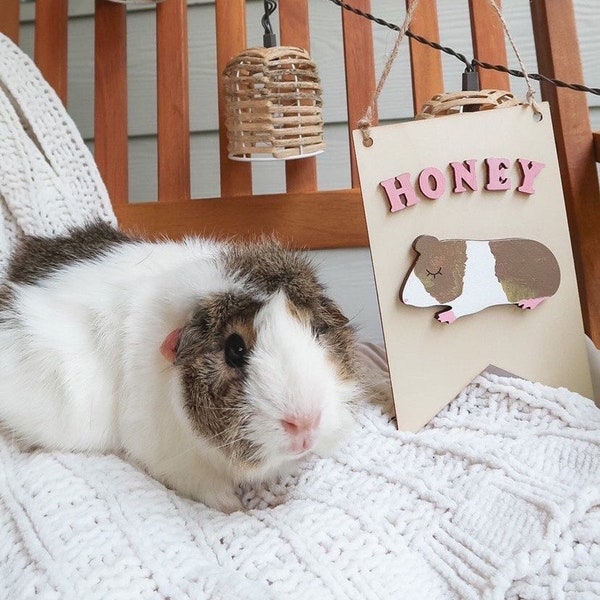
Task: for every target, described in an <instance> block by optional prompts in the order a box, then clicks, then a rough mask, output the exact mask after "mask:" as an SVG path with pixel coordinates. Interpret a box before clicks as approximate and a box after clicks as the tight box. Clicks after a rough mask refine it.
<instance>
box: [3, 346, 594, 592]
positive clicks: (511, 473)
mask: <svg viewBox="0 0 600 600" xmlns="http://www.w3.org/2000/svg"><path fill="white" fill-rule="evenodd" d="M368 352H369V353H370V354H371V355H374V353H373V350H372V349H368ZM379 356H380V355H379ZM375 357H376V358H377V355H375ZM378 360H379V361H380V362H381V360H382V359H381V358H380V357H379V359H378ZM382 377H383V374H382ZM0 462H1V468H0V597H1V598H11V599H13V598H19V599H21V598H22V599H26V598H33V597H34V596H35V597H36V598H61V599H73V600H82V599H92V598H110V599H112V598H124V599H128V600H129V599H134V598H140V599H144V600H150V599H154V598H156V599H158V598H171V599H177V600H184V599H187V598H189V599H194V600H199V599H205V598H206V599H208V598H210V599H215V600H216V599H223V600H234V599H239V598H244V599H254V598H256V599H261V600H262V599H265V598H277V599H279V598H281V599H292V598H298V599H299V600H300V599H302V600H307V599H308V600H311V599H314V600H326V599H330V598H331V599H333V598H339V599H354V598H356V599H357V600H359V599H360V600H366V599H375V598H381V599H390V598H391V599H393V598H397V599H402V600H410V599H416V600H436V599H440V600H441V599H445V600H448V599H456V600H469V599H473V600H475V599H482V598H497V599H501V598H509V599H514V600H516V599H523V600H524V599H531V600H534V599H535V600H540V599H544V598H552V599H562V598H572V599H581V600H584V599H586V600H587V599H591V598H598V597H600V411H598V409H596V408H595V406H594V405H593V404H592V402H591V401H590V400H587V399H585V398H582V397H581V396H578V395H576V394H573V393H571V392H568V391H567V390H564V389H558V390H557V389H551V388H548V387H544V386H542V385H538V384H532V383H529V382H527V381H522V380H518V379H507V378H502V377H498V376H495V375H490V374H486V375H483V376H480V377H478V378H477V379H476V380H475V381H474V382H473V383H472V384H471V385H469V386H468V387H467V388H466V389H465V390H464V391H463V392H462V393H461V394H460V395H459V397H458V398H456V399H455V400H454V402H452V403H451V404H450V405H449V406H448V407H447V408H446V409H445V410H443V411H442V412H441V413H440V414H439V415H438V416H437V417H435V418H434V420H433V421H432V422H431V423H430V424H429V425H428V426H427V427H426V428H425V429H424V430H423V431H421V432H420V433H418V434H409V433H400V432H398V431H397V430H396V427H395V425H394V424H393V422H392V421H391V419H390V412H389V408H388V407H387V406H380V405H376V404H372V403H369V402H366V403H365V405H364V406H363V407H362V409H361V410H360V412H359V414H358V426H357V428H356V430H355V432H354V434H353V435H352V437H351V438H350V439H349V441H348V442H347V443H346V444H345V445H344V446H343V447H342V448H340V449H339V451H338V452H337V453H336V454H335V455H334V456H333V457H330V458H314V459H312V460H310V461H309V462H307V463H306V464H304V465H303V466H302V467H301V468H300V469H299V470H298V472H297V473H296V474H294V475H292V476H289V477H286V478H283V479H281V480H279V481H275V482H272V483H270V484H268V485H264V486H262V487H255V488H248V489H244V490H240V494H241V495H242V498H243V502H244V505H245V506H246V507H247V510H246V511H245V512H237V513H234V514H232V515H223V514H221V513H218V512H216V511H214V510H212V509H208V508H206V507H205V506H203V505H202V504H199V503H196V502H193V501H190V500H186V499H182V498H180V497H178V496H177V495H175V494H174V493H173V492H171V491H169V490H167V489H165V488H164V487H163V486H162V485H160V484H159V483H157V482H156V481H154V480H152V479H150V478H149V477H147V476H146V475H145V474H144V473H142V472H141V471H139V470H137V469H136V468H135V467H133V466H132V465H130V464H128V463H127V462H125V461H124V460H122V459H120V458H118V457H117V456H97V455H89V456H88V455H83V454H69V453H60V452H43V451H41V450H37V451H29V452H26V451H21V450H19V448H18V447H17V445H16V444H14V443H12V442H11V440H10V439H9V436H4V437H0Z"/></svg>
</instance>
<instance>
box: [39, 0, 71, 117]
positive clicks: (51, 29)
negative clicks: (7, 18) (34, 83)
mask: <svg viewBox="0 0 600 600" xmlns="http://www.w3.org/2000/svg"><path fill="white" fill-rule="evenodd" d="M68 21H69V15H68V1H67V0H53V1H52V2H36V5H35V38H34V46H33V48H34V53H33V58H34V60H35V64H36V65H37V66H38V68H39V70H40V71H41V72H42V75H43V76H44V78H45V79H46V81H47V82H48V83H49V84H50V85H51V86H52V87H53V88H54V91H55V92H56V93H57V94H58V97H59V98H60V99H61V100H62V103H63V104H64V105H65V106H66V104H67V25H68Z"/></svg>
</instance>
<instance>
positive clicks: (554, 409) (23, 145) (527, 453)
mask: <svg viewBox="0 0 600 600" xmlns="http://www.w3.org/2000/svg"><path fill="white" fill-rule="evenodd" d="M90 218H101V219H105V220H107V221H109V222H114V216H113V214H112V211H111V209H110V204H109V202H108V198H107V195H106V190H105V189H104V186H103V184H102V181H101V180H100V177H99V175H98V172H97V170H96V168H95V166H94V164H93V160H92V158H91V156H90V154H89V152H88V151H87V148H86V147H85V145H84V143H83V141H82V140H81V138H80V136H79V134H78V132H77V129H76V128H75V126H74V125H73V123H72V121H71V120H70V119H69V117H68V116H67V115H66V112H65V111H64V108H63V107H62V105H61V104H60V101H59V100H58V98H56V95H55V94H54V93H53V92H52V91H51V90H50V88H49V87H48V86H47V85H46V83H45V82H44V81H43V79H42V78H41V76H40V75H39V73H38V72H37V70H36V69H35V67H34V66H33V65H32V63H31V61H30V60H29V59H28V58H27V57H26V56H25V55H23V54H22V53H21V52H20V51H19V50H18V49H17V48H16V47H15V46H14V45H13V44H11V43H10V42H9V41H8V40H7V39H6V38H4V37H2V36H0V272H1V269H2V268H3V266H4V265H5V264H6V259H7V256H8V253H9V252H10V249H11V247H12V246H13V245H14V243H15V241H16V240H17V239H18V238H19V237H20V236H22V235H23V233H31V234H45V235H52V234H55V233H59V232H60V231H62V230H63V229H64V228H65V227H67V226H68V225H73V224H78V223H82V222H83V221H85V220H88V219H90ZM363 354H364V358H365V361H366V363H367V364H368V365H369V367H370V371H371V373H372V374H373V377H374V379H375V380H376V382H377V383H378V384H379V385H380V387H381V390H382V391H385V390H386V389H388V386H387V383H386V373H385V361H384V360H383V354H382V351H381V349H376V348H373V347H368V346H364V348H363ZM0 360H1V357H0ZM380 395H381V397H385V394H380ZM380 395H378V397H379V396H380ZM391 414H392V411H391V404H390V403H389V401H387V402H375V401H373V399H368V398H365V402H364V404H363V406H362V407H361V409H360V410H359V412H358V415H357V427H356V428H355V431H354V433H353V435H352V436H351V438H350V439H349V440H348V442H347V443H346V444H345V445H344V446H343V447H342V448H340V449H339V450H338V452H337V453H336V454H335V455H334V456H333V457H329V458H318V457H315V458H313V459H312V460H310V461H309V462H307V463H305V464H304V465H303V466H301V467H300V468H299V470H298V472H297V473H295V474H294V475H290V476H289V477H287V478H284V479H281V480H279V481H274V482H271V483H269V484H267V485H264V486H260V487H255V488H247V489H241V490H240V491H239V493H240V496H241V497H242V499H243V503H244V505H245V507H246V510H245V511H244V512H237V513H234V514H232V515H223V514H220V513H218V512H216V511H214V510H211V509H208V508H206V507H205V506H203V505H202V504H199V503H196V502H192V501H190V500H186V499H183V498H180V497H178V496H177V495H175V494H174V493H173V492H172V491H170V490H167V489H165V488H164V487H163V486H162V485H160V484H159V483H157V482H156V481H154V480H153V479H151V478H149V477H148V476H146V475H145V474H144V473H143V472H141V471H140V470H138V469H136V468H135V467H134V466H132V465H131V464H129V463H128V462H126V461H125V460H123V459H122V458H120V457H118V456H100V455H85V454H69V453H60V452H45V451H43V450H39V449H38V450H31V449H23V448H20V447H19V445H18V443H17V441H15V440H13V439H12V436H11V435H10V432H4V433H0V599H2V600H4V599H11V600H13V599H14V600H21V599H29V598H34V597H35V598H39V599H42V600H44V599H46V598H48V599H50V598H53V599H54V598H56V599H61V600H63V599H64V600H70V599H73V600H88V599H93V598H106V599H111V600H112V599H117V598H123V599H126V600H132V599H135V598H140V599H143V600H151V599H154V598H156V599H160V598H162V599H165V598H170V599H172V600H185V599H188V598H189V599H194V600H202V599H211V600H213V599H214V600H220V599H223V600H234V599H235V600H237V599H248V600H252V599H261V600H263V599H268V598H276V599H278V598H281V599H286V600H287V599H293V598H298V599H302V600H313V599H314V600H327V599H330V598H331V599H333V598H339V599H344V600H345V599H354V598H356V599H357V600H358V599H360V600H368V599H375V598H382V599H402V600H411V599H413V598H414V599H418V600H436V599H438V598H439V599H455V600H469V599H474V600H475V599H482V598H483V599H485V598H498V599H500V598H509V599H515V600H516V599H522V600H525V599H531V600H534V599H535V600H541V599H545V598H549V599H550V598H552V599H561V598H569V599H571V598H572V599H581V600H588V599H592V598H596V597H600V411H598V409H596V408H595V407H594V405H593V404H592V402H591V401H590V400H587V399H585V398H582V397H581V396H578V395H577V394H573V393H571V392H569V391H567V390H564V389H558V390H557V389H551V388H548V387H544V386H541V385H537V384H532V383H529V382H526V381H522V380H519V379H507V378H502V377H498V376H496V375H491V374H485V375H482V376H480V377H479V378H477V379H476V380H475V381H474V382H473V383H472V384H471V385H469V386H468V387H467V388H466V389H465V390H464V391H463V392H462V393H461V394H460V395H459V396H458V397H457V398H456V399H455V400H454V401H453V402H452V403H451V404H450V405H449V406H448V407H447V408H446V409H445V410H443V411H442V412H441V413H440V414H439V415H438V416H437V417H436V418H435V419H433V421H432V422H431V423H430V424H429V425H428V426H427V427H426V428H425V429H424V430H422V431H421V432H420V433H418V434H408V433H399V432H398V431H397V430H396V427H395V424H394V422H393V420H392V418H391Z"/></svg>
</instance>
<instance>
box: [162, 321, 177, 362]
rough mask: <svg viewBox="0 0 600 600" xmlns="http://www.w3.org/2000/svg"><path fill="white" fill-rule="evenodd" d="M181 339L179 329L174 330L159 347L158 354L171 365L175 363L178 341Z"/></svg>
mask: <svg viewBox="0 0 600 600" xmlns="http://www.w3.org/2000/svg"><path fill="white" fill-rule="evenodd" d="M180 339H181V329H174V330H173V331H171V333H170V334H169V335H168V336H167V337H166V338H165V339H164V341H163V343H162V344H161V345H160V353H161V354H162V355H163V356H164V357H165V358H166V359H167V360H168V361H169V362H170V363H171V364H173V363H174V362H175V359H176V357H177V349H178V348H179V340H180Z"/></svg>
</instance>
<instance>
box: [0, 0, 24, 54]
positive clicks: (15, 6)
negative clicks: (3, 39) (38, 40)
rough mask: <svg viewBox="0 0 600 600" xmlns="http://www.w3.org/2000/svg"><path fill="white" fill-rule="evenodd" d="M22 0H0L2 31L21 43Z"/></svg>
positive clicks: (0, 25) (0, 28)
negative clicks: (20, 18) (20, 19)
mask: <svg viewBox="0 0 600 600" xmlns="http://www.w3.org/2000/svg"><path fill="white" fill-rule="evenodd" d="M19 17H20V0H0V31H1V32H2V33H3V34H4V35H6V36H8V37H9V38H10V39H11V40H12V41H13V42H14V43H15V44H18V43H19V24H20V23H19Z"/></svg>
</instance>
